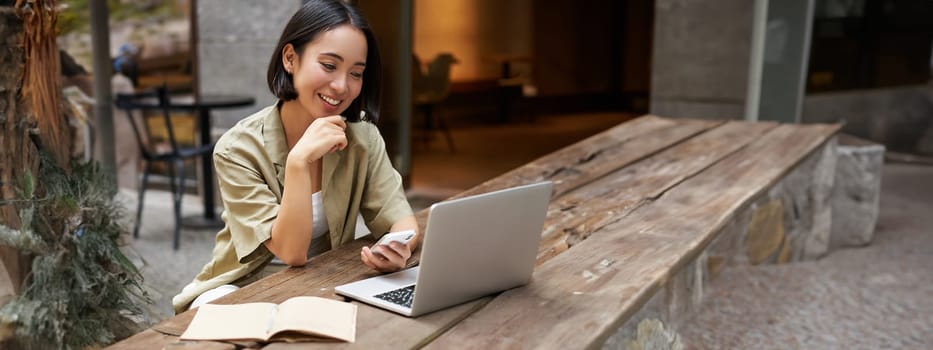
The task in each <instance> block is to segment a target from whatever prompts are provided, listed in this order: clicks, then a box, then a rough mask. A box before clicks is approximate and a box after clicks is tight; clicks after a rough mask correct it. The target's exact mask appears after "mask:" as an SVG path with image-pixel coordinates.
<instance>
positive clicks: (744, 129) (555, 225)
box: [537, 121, 777, 266]
mask: <svg viewBox="0 0 933 350" xmlns="http://www.w3.org/2000/svg"><path fill="white" fill-rule="evenodd" d="M775 127H777V124H776V123H749V122H740V121H733V122H729V123H727V124H725V125H722V126H720V127H717V128H715V129H712V130H709V131H707V132H705V133H703V134H700V135H698V136H695V137H693V138H691V139H689V140H687V141H685V142H682V143H680V144H677V145H675V146H673V147H671V148H668V149H666V150H664V151H662V152H661V153H658V154H657V155H654V156H652V157H650V158H646V159H642V160H640V161H638V162H636V163H634V164H632V165H630V166H627V167H625V168H621V169H617V170H615V171H614V172H613V173H611V174H609V175H607V176H605V177H603V178H602V179H599V180H597V181H594V182H593V183H591V184H588V185H586V186H584V187H581V188H579V189H578V190H575V191H571V192H569V193H567V194H565V195H564V196H562V197H561V198H557V199H552V202H551V205H550V206H549V207H548V216H547V220H546V221H545V224H544V231H543V232H542V236H543V237H542V242H541V244H540V249H539V251H538V260H537V265H538V266H540V265H541V264H543V263H544V262H545V261H547V260H548V259H550V258H552V257H554V256H556V255H557V254H560V253H561V252H563V251H566V250H567V249H569V248H570V247H571V246H573V245H575V244H577V243H579V242H581V241H583V240H585V239H587V238H588V237H589V236H590V235H592V234H593V233H595V232H597V231H599V230H600V229H601V228H603V227H605V226H606V225H609V224H611V223H613V222H616V221H619V220H622V219H623V218H625V217H626V216H627V215H629V213H631V212H632V211H633V210H635V209H636V208H638V207H639V206H641V205H643V204H646V203H648V202H650V201H652V200H654V199H655V198H658V197H659V196H661V194H663V193H664V192H665V191H667V190H668V189H670V188H672V187H673V186H675V185H677V184H678V183H680V182H682V181H683V180H684V179H687V178H689V177H691V176H693V175H695V174H697V173H699V172H700V171H702V170H704V169H706V168H708V167H709V166H711V165H712V164H714V163H716V162H718V161H719V160H721V159H722V158H724V157H726V156H728V155H730V154H732V153H733V152H736V151H737V150H739V149H741V148H742V147H744V146H745V145H747V144H749V143H750V142H752V141H754V140H756V139H757V138H758V137H760V136H761V135H762V134H763V133H765V132H767V131H768V130H771V129H773V128H775Z"/></svg>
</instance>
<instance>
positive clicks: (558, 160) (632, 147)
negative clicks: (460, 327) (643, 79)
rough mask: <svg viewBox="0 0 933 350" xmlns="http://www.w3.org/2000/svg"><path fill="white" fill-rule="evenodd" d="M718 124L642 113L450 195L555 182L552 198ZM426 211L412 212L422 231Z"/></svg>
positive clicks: (466, 194)
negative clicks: (642, 114)
mask: <svg viewBox="0 0 933 350" xmlns="http://www.w3.org/2000/svg"><path fill="white" fill-rule="evenodd" d="M722 123H723V121H708V120H691V119H665V118H660V117H656V116H653V115H645V116H642V117H639V118H636V119H633V120H631V121H628V122H625V123H622V124H619V125H618V126H616V127H613V128H611V129H609V130H606V131H603V132H601V133H599V134H596V135H594V136H591V137H589V138H587V139H585V140H582V141H580V142H577V143H575V144H572V145H570V146H567V147H564V148H562V149H560V150H558V151H555V152H552V153H550V154H547V155H545V156H542V157H541V158H538V159H536V160H533V161H531V162H530V163H528V164H525V165H523V166H521V167H518V168H516V169H513V170H511V171H509V172H506V173H505V174H502V175H500V176H498V177H496V178H493V179H491V180H489V181H486V182H484V183H482V184H480V185H478V186H476V187H473V188H471V189H469V190H467V191H465V192H463V193H460V194H458V195H456V196H453V197H451V199H454V198H462V197H466V196H471V195H476V194H482V193H487V192H492V191H496V190H500V189H505V188H509V187H514V186H519V185H525V184H531V183H535V182H539V181H545V180H550V181H553V182H554V190H553V191H554V194H553V197H555V198H556V197H559V196H561V195H563V194H564V193H567V192H569V191H571V190H573V189H574V188H577V187H579V186H582V185H584V184H587V183H589V182H592V181H594V180H597V179H599V178H601V177H603V176H605V175H606V174H608V173H610V172H612V171H615V170H616V169H620V168H622V167H624V166H626V165H628V164H631V163H633V162H635V161H638V160H640V159H644V158H646V157H650V156H651V155H653V154H655V153H657V152H659V151H661V150H663V149H665V148H667V147H670V146H671V145H674V144H677V143H679V142H681V141H683V140H684V139H687V138H689V137H691V136H693V135H696V134H697V133H700V132H703V131H704V130H707V129H710V128H713V127H716V126H718V125H720V124H722ZM427 214H428V213H427V211H421V212H418V213H417V214H416V217H417V218H418V221H419V222H420V223H422V226H421V228H422V229H423V228H424V226H423V223H424V222H425V219H426V218H427Z"/></svg>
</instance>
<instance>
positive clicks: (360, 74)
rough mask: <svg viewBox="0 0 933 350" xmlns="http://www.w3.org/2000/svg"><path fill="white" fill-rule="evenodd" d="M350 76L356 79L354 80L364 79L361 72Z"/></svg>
mask: <svg viewBox="0 0 933 350" xmlns="http://www.w3.org/2000/svg"><path fill="white" fill-rule="evenodd" d="M350 76H352V77H354V78H356V79H363V73H360V72H352V73H350Z"/></svg>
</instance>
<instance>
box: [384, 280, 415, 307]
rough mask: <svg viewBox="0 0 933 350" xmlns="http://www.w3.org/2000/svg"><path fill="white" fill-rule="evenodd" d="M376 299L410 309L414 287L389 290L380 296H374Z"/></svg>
mask: <svg viewBox="0 0 933 350" xmlns="http://www.w3.org/2000/svg"><path fill="white" fill-rule="evenodd" d="M375 297H376V298H379V299H382V300H385V301H388V302H390V303H393V304H399V305H402V306H404V307H407V308H411V301H412V299H414V297H415V285H414V284H412V285H410V286H408V287H402V288H399V289H394V290H390V291H388V292H385V293H382V294H376V295H375Z"/></svg>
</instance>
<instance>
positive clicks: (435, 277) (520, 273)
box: [335, 182, 551, 316]
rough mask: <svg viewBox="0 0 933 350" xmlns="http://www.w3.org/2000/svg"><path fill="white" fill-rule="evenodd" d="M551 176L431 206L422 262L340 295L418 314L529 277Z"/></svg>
mask: <svg viewBox="0 0 933 350" xmlns="http://www.w3.org/2000/svg"><path fill="white" fill-rule="evenodd" d="M550 198H551V182H541V183H536V184H531V185H524V186H518V187H513V188H509V189H504V190H500V191H496V192H490V193H485V194H480V195H476V196H471V197H465V198H459V199H454V200H450V201H445V202H441V203H436V204H434V205H432V206H431V209H430V213H429V214H428V224H427V226H426V227H425V231H426V232H425V235H424V242H423V245H422V248H421V263H420V265H419V266H416V267H413V268H410V269H406V270H402V271H399V272H396V273H392V274H388V275H381V276H376V277H372V278H368V279H365V280H362V281H357V282H353V283H349V284H344V285H341V286H338V287H337V288H335V291H336V292H337V294H340V295H343V296H346V297H350V298H353V299H357V300H359V301H362V302H365V303H367V304H370V305H374V306H378V307H381V308H384V309H387V310H390V311H394V312H397V313H400V314H402V315H406V316H418V315H421V314H425V313H428V312H432V311H435V310H439V309H442V308H445V307H448V306H452V305H456V304H460V303H462V302H465V301H469V300H473V299H477V298H480V297H482V296H485V295H489V294H492V293H496V292H500V291H503V290H506V289H509V288H513V287H517V286H521V285H525V284H527V283H528V282H530V281H531V274H532V272H533V270H534V265H535V257H536V256H537V252H538V242H539V241H540V240H541V230H542V227H543V225H544V218H545V216H546V214H547V207H548V203H549V202H550Z"/></svg>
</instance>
